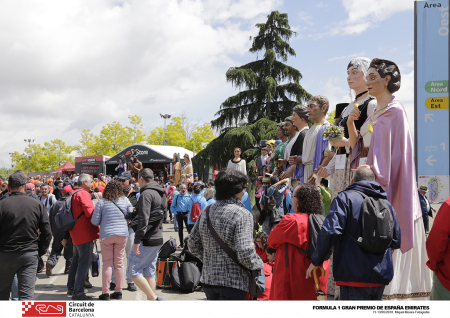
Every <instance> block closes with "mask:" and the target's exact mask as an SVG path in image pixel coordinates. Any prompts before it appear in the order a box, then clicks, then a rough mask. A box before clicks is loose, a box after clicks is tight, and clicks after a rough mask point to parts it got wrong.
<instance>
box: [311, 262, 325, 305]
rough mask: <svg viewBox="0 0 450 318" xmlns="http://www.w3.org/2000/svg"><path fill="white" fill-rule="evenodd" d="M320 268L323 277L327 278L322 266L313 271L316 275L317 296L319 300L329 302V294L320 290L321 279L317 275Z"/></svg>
mask: <svg viewBox="0 0 450 318" xmlns="http://www.w3.org/2000/svg"><path fill="white" fill-rule="evenodd" d="M318 268H320V271H321V274H322V275H321V276H325V271H324V270H323V267H322V266H317V267H315V268H314V269H313V275H314V282H315V283H316V296H317V300H327V294H326V293H324V292H323V291H322V290H321V289H320V284H319V279H318V278H317V273H316V270H317V269H318Z"/></svg>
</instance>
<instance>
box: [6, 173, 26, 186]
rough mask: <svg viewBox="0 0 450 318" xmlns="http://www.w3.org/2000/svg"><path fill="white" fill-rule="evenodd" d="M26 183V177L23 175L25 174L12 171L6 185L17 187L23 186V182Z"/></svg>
mask: <svg viewBox="0 0 450 318" xmlns="http://www.w3.org/2000/svg"><path fill="white" fill-rule="evenodd" d="M26 183H27V177H26V176H25V174H24V173H23V172H19V171H17V172H14V173H13V174H12V175H10V176H9V179H8V185H9V186H10V187H11V188H17V187H20V186H23V185H24V184H26Z"/></svg>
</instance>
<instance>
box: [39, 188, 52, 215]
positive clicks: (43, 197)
mask: <svg viewBox="0 0 450 318" xmlns="http://www.w3.org/2000/svg"><path fill="white" fill-rule="evenodd" d="M39 200H40V201H41V202H42V204H43V205H44V207H45V208H46V210H47V214H50V208H51V207H52V205H53V203H55V202H56V198H55V196H54V195H53V194H52V193H50V190H49V185H48V184H47V183H43V184H42V185H41V194H40V195H39Z"/></svg>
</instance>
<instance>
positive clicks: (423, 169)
mask: <svg viewBox="0 0 450 318" xmlns="http://www.w3.org/2000/svg"><path fill="white" fill-rule="evenodd" d="M448 33H449V0H440V1H417V2H415V90H416V91H415V107H416V112H415V115H416V116H415V135H416V138H415V140H416V145H415V151H416V162H417V172H418V175H419V176H425V175H427V176H432V175H444V176H445V175H449V173H450V161H449V148H450V144H449V87H448V79H449V62H448V59H449V36H448Z"/></svg>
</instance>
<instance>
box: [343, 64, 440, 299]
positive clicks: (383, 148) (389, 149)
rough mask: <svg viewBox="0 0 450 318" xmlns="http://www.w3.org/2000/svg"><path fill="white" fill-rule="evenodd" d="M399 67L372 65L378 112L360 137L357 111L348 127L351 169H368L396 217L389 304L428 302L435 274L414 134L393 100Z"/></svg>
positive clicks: (370, 73) (386, 293)
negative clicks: (431, 267)
mask: <svg viewBox="0 0 450 318" xmlns="http://www.w3.org/2000/svg"><path fill="white" fill-rule="evenodd" d="M400 80H401V75H400V70H399V68H398V66H397V65H396V64H395V63H394V62H392V61H388V60H382V59H373V60H372V62H371V63H370V66H369V71H368V73H367V76H366V85H367V88H368V90H369V94H370V95H371V96H373V97H375V98H376V99H377V108H376V110H375V112H374V113H373V115H371V116H369V117H368V118H367V120H366V122H365V123H364V124H363V125H362V127H361V129H360V130H359V131H357V130H356V127H355V125H354V121H355V120H357V119H358V118H359V116H360V111H359V110H358V108H354V109H353V110H352V112H351V113H350V116H349V119H348V121H347V127H348V131H349V136H350V138H349V139H350V146H351V148H352V153H351V167H352V168H353V169H355V168H357V167H359V166H365V165H367V166H369V167H370V168H371V169H372V170H373V172H374V173H375V176H376V181H377V182H378V183H380V184H381V186H382V187H383V188H384V190H385V191H386V193H387V196H388V200H389V201H390V202H391V204H392V206H393V207H394V208H395V210H396V212H397V218H398V221H399V224H400V230H401V247H400V249H399V250H395V251H394V254H393V265H394V278H393V279H392V281H391V283H390V284H389V285H388V286H387V287H386V288H385V290H384V296H383V298H384V299H398V300H400V299H405V300H406V299H409V300H425V299H429V296H430V292H431V287H432V273H431V271H430V270H429V269H428V267H427V266H426V265H425V264H426V262H427V259H428V258H427V252H426V249H425V230H424V227H423V222H422V212H421V208H420V203H419V197H418V192H417V183H416V170H415V164H414V151H413V142H412V138H411V132H410V129H409V125H408V119H407V117H406V111H405V108H404V107H403V105H402V103H401V102H400V101H399V100H398V99H397V98H396V97H395V96H394V95H393V93H394V92H396V91H398V90H399V89H400V83H401V81H400Z"/></svg>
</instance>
